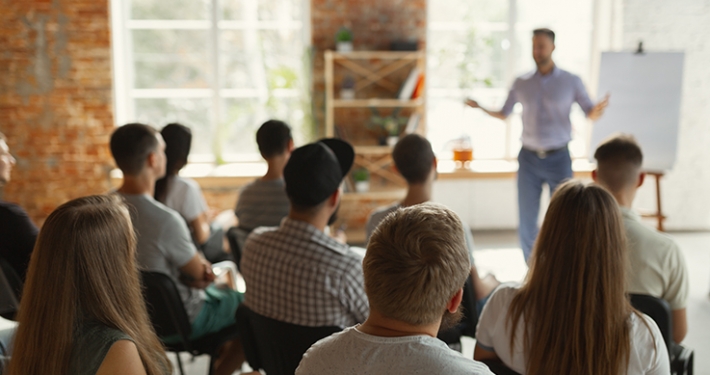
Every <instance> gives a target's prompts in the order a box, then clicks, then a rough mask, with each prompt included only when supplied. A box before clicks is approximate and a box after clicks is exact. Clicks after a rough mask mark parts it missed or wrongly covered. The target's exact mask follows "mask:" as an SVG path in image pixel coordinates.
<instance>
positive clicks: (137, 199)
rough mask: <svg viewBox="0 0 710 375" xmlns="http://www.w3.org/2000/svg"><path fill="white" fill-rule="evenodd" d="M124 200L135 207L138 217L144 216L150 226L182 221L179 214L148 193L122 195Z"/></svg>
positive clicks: (173, 223)
mask: <svg viewBox="0 0 710 375" xmlns="http://www.w3.org/2000/svg"><path fill="white" fill-rule="evenodd" d="M124 197H125V198H126V201H127V202H128V203H129V204H130V205H132V206H133V207H134V208H135V209H136V214H138V216H139V217H144V218H145V219H147V220H145V221H146V222H149V223H150V225H152V226H160V225H175V224H176V223H184V220H183V219H182V217H181V216H180V214H179V213H178V212H177V211H175V210H173V209H172V208H170V207H168V206H166V205H164V204H162V203H160V202H158V201H157V200H155V199H154V198H153V197H151V196H149V195H124Z"/></svg>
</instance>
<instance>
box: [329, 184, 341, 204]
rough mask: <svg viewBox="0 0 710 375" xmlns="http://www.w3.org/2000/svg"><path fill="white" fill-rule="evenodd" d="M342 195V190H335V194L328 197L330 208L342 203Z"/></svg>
mask: <svg viewBox="0 0 710 375" xmlns="http://www.w3.org/2000/svg"><path fill="white" fill-rule="evenodd" d="M341 194H342V190H341V189H340V188H337V189H335V191H334V192H333V194H331V195H330V197H328V204H329V205H330V206H337V205H338V201H340V195H341Z"/></svg>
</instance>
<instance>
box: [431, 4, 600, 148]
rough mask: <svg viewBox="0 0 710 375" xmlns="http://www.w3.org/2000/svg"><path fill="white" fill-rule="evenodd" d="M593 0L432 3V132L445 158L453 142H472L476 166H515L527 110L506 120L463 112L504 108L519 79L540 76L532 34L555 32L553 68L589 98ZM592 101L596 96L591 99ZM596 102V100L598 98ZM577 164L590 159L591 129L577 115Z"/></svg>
mask: <svg viewBox="0 0 710 375" xmlns="http://www.w3.org/2000/svg"><path fill="white" fill-rule="evenodd" d="M593 3H594V0H537V1H528V0H508V1H503V0H501V1H489V0H437V1H436V3H435V5H434V2H430V4H429V10H428V13H429V15H428V16H429V18H428V28H429V30H428V40H427V48H428V55H427V60H428V80H427V83H428V88H427V93H428V101H427V111H428V118H427V128H428V137H429V138H430V139H431V141H432V143H433V145H434V147H435V149H436V151H437V152H438V153H440V154H442V156H444V157H446V155H448V154H449V151H450V148H451V140H452V139H455V138H457V137H459V136H464V137H465V136H468V137H470V140H471V142H472V145H473V149H474V158H476V159H514V158H515V157H516V156H517V152H518V150H519V149H520V134H521V132H522V122H521V119H520V113H521V108H520V105H518V106H517V107H516V108H515V110H514V113H513V114H512V115H511V116H510V117H509V118H508V119H507V120H506V121H505V122H503V121H500V120H497V119H494V118H491V117H489V116H486V115H485V114H484V113H483V112H482V111H480V110H476V109H471V108H468V107H465V106H464V105H463V100H464V98H466V97H472V98H475V99H476V100H478V101H479V103H481V104H482V105H484V106H486V107H487V108H491V109H493V110H497V109H499V108H500V107H501V106H502V105H503V103H504V102H505V99H506V97H507V95H508V90H509V88H510V85H511V84H512V82H513V80H514V79H515V77H517V76H518V75H520V74H523V73H525V72H528V71H531V70H533V69H535V63H534V61H533V59H532V41H531V39H532V30H534V29H536V28H538V27H549V28H550V29H552V30H554V31H555V33H556V43H555V44H556V50H555V52H554V54H553V59H554V60H555V63H556V64H557V65H558V66H559V67H561V68H562V69H565V70H568V71H571V72H572V73H574V74H577V75H579V76H580V77H581V78H582V81H583V82H584V83H585V86H586V87H587V90H588V91H591V90H592V89H593V87H591V85H590V84H591V82H590V80H591V77H592V72H593V68H594V67H593V55H594V53H593V46H592V37H593V34H592V32H593V19H594V17H593V5H594V4H593ZM590 95H591V92H590ZM592 100H596V98H595V97H593V96H592ZM571 119H572V126H573V135H572V137H573V140H572V142H571V144H570V150H571V152H572V156H573V157H585V156H587V155H588V147H589V146H588V139H589V131H590V124H589V122H588V121H587V120H586V118H585V116H584V113H583V112H582V110H581V109H580V108H579V106H577V105H574V106H573V110H572V114H571Z"/></svg>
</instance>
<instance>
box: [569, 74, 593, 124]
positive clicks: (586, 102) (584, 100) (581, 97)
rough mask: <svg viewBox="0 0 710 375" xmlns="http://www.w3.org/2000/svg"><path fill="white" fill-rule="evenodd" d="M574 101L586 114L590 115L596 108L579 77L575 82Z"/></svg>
mask: <svg viewBox="0 0 710 375" xmlns="http://www.w3.org/2000/svg"><path fill="white" fill-rule="evenodd" d="M574 101H576V102H577V104H579V106H580V107H582V110H583V111H584V113H585V114H587V115H588V114H589V111H591V110H592V108H594V102H592V100H591V99H589V94H587V89H586V88H584V83H582V79H581V78H579V77H575V80H574Z"/></svg>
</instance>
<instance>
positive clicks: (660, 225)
mask: <svg viewBox="0 0 710 375" xmlns="http://www.w3.org/2000/svg"><path fill="white" fill-rule="evenodd" d="M662 176H663V175H662V174H660V173H658V174H654V177H656V207H657V208H658V212H657V213H656V218H657V219H658V231H660V232H664V229H663V219H665V217H664V216H663V210H662V209H661V177H662Z"/></svg>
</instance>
